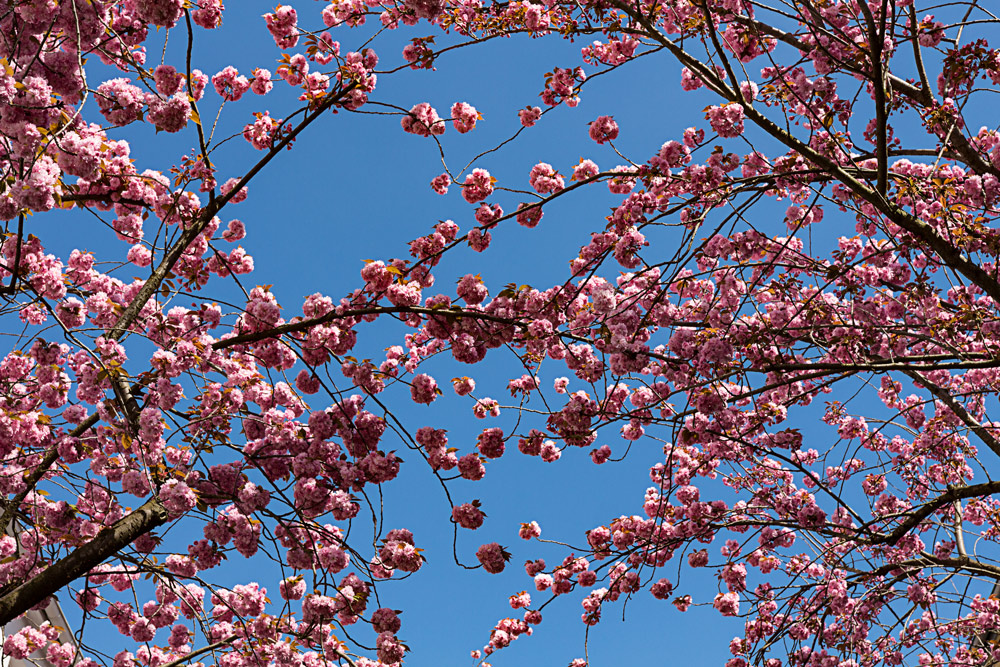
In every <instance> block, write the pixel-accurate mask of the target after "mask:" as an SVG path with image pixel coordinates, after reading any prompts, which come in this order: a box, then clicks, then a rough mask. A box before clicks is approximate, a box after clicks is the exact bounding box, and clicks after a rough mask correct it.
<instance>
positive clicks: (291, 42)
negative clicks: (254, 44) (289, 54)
mask: <svg viewBox="0 0 1000 667" xmlns="http://www.w3.org/2000/svg"><path fill="white" fill-rule="evenodd" d="M264 20H265V21H266V22H267V29H268V31H270V33H271V36H272V37H273V38H274V43H275V44H276V45H277V46H278V48H279V49H290V48H292V47H293V46H295V45H296V44H298V42H299V29H298V28H297V27H296V22H297V20H298V17H297V14H296V12H295V9H294V8H292V7H289V6H287V5H278V6H277V7H276V8H275V10H274V13H273V14H264Z"/></svg>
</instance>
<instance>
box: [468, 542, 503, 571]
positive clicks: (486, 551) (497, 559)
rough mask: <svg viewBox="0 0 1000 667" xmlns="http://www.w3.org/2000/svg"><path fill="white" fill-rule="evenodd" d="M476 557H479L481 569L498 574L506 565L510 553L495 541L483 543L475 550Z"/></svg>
mask: <svg viewBox="0 0 1000 667" xmlns="http://www.w3.org/2000/svg"><path fill="white" fill-rule="evenodd" d="M476 558H478V559H479V562H480V564H482V566H483V569H484V570H486V571H487V572H489V573H490V574H499V573H501V572H503V569H504V568H505V567H507V561H508V560H510V554H509V553H507V552H506V551H505V550H504V548H503V547H501V546H500V545H499V544H497V543H496V542H490V543H489V544H484V545H482V546H481V547H479V549H478V550H477V551H476Z"/></svg>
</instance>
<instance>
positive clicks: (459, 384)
mask: <svg viewBox="0 0 1000 667" xmlns="http://www.w3.org/2000/svg"><path fill="white" fill-rule="evenodd" d="M451 384H452V386H453V387H454V388H455V393H456V394H458V395H459V396H467V395H469V394H471V393H472V392H473V391H475V389H476V381H475V380H473V379H472V378H470V377H460V378H454V379H453V380H452V381H451Z"/></svg>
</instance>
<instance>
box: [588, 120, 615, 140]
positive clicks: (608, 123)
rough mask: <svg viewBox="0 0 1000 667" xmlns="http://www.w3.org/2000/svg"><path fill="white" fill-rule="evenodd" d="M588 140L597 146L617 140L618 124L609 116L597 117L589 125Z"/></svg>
mask: <svg viewBox="0 0 1000 667" xmlns="http://www.w3.org/2000/svg"><path fill="white" fill-rule="evenodd" d="M590 138H591V139H593V140H594V141H596V142H597V143H599V144H603V143H605V142H607V141H614V140H615V139H617V138H618V123H616V122H615V119H614V118H612V117H611V116H598V117H597V120H595V121H593V122H592V123H591V124H590Z"/></svg>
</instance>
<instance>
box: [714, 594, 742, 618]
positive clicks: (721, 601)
mask: <svg viewBox="0 0 1000 667" xmlns="http://www.w3.org/2000/svg"><path fill="white" fill-rule="evenodd" d="M712 606H713V607H715V608H716V609H718V610H719V613H721V614H722V615H723V616H736V615H737V614H739V613H740V596H739V594H738V593H720V594H719V595H716V596H715V601H714V602H712Z"/></svg>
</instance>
